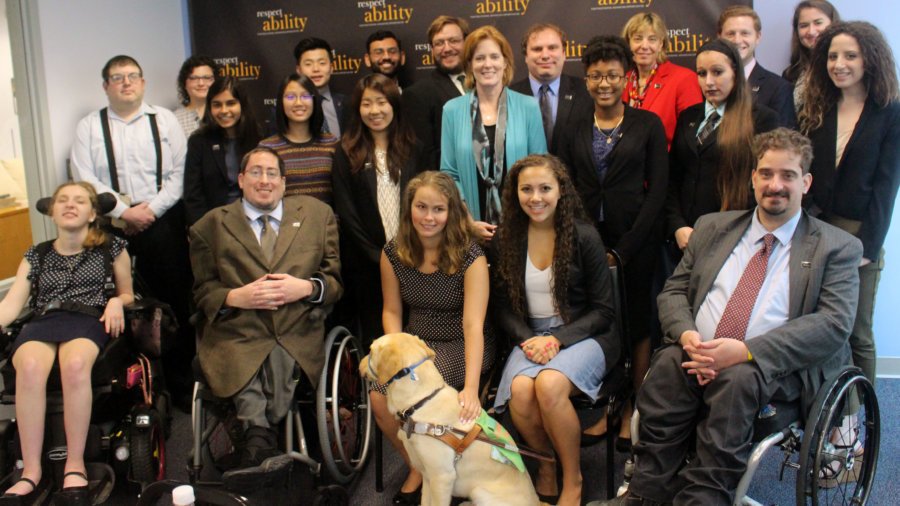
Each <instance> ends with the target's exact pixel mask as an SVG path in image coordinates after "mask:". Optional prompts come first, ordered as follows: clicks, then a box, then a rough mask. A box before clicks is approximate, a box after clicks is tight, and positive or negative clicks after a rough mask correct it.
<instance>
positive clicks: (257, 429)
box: [240, 425, 282, 467]
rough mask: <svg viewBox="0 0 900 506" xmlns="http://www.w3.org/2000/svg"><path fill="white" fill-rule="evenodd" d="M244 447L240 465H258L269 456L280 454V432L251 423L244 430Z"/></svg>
mask: <svg viewBox="0 0 900 506" xmlns="http://www.w3.org/2000/svg"><path fill="white" fill-rule="evenodd" d="M244 438H245V442H244V449H243V451H242V452H241V462H240V467H256V466H259V465H261V464H262V463H263V461H265V460H266V459H268V458H271V457H275V456H277V455H280V454H281V453H282V452H281V451H279V450H278V434H277V433H276V432H275V431H274V430H272V429H271V428H269V427H261V426H259V425H251V426H249V427H247V430H246V432H244Z"/></svg>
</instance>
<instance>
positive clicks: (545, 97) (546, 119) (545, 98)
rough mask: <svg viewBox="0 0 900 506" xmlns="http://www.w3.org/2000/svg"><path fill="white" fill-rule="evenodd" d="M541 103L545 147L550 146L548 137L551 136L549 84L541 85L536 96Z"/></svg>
mask: <svg viewBox="0 0 900 506" xmlns="http://www.w3.org/2000/svg"><path fill="white" fill-rule="evenodd" d="M538 102H540V104H541V121H542V122H543V123H544V136H545V137H546V138H547V148H548V149H549V148H550V139H552V138H553V105H552V104H551V103H550V86H548V85H546V84H542V85H541V90H540V93H539V96H538Z"/></svg>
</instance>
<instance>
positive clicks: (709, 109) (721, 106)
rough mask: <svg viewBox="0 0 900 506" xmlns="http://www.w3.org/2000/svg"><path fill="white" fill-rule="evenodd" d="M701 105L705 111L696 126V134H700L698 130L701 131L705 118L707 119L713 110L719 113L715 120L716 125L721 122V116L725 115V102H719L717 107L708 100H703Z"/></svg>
mask: <svg viewBox="0 0 900 506" xmlns="http://www.w3.org/2000/svg"><path fill="white" fill-rule="evenodd" d="M703 106H704V107H705V108H706V109H705V111H706V112H704V115H703V121H701V122H700V125H699V126H698V127H697V135H700V132H702V131H703V127H704V126H706V122H707V120H709V115H710V114H712V112H713V111H716V112H717V113H719V120H718V121H717V126H718V123H721V122H722V118H724V117H725V102H722V103H721V104H719V106H718V107H716V106H714V105H712V104H710V103H709V102H703Z"/></svg>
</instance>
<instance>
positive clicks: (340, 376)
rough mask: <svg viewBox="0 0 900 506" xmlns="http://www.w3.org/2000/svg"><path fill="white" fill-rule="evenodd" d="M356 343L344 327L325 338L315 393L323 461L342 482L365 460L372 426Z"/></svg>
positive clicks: (370, 411)
mask: <svg viewBox="0 0 900 506" xmlns="http://www.w3.org/2000/svg"><path fill="white" fill-rule="evenodd" d="M361 361H362V352H361V350H360V345H359V342H358V341H357V340H356V338H355V337H353V335H352V334H350V331H348V330H347V329H346V328H344V327H335V328H334V329H332V330H331V332H329V334H328V337H327V339H326V340H325V368H324V370H323V371H322V377H321V378H320V379H319V387H318V391H317V393H316V422H317V423H316V425H317V427H318V431H319V443H320V445H321V448H322V460H323V461H324V462H323V463H324V464H325V468H326V469H327V470H328V473H329V474H330V475H331V477H332V478H333V479H334V480H335V481H336V482H338V483H341V484H345V483H348V482H350V480H352V479H353V476H354V475H355V474H356V473H357V472H359V471H360V470H361V469H362V467H363V465H364V464H365V462H366V455H367V454H368V452H369V440H370V437H371V429H372V408H371V406H370V405H369V401H368V382H367V381H366V380H365V379H363V378H362V377H361V376H360V374H359V364H360V362H361Z"/></svg>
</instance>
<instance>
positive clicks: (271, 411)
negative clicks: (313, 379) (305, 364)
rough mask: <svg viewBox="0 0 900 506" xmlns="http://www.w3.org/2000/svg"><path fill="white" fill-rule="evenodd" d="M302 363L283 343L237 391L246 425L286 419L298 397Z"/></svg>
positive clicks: (267, 424)
mask: <svg viewBox="0 0 900 506" xmlns="http://www.w3.org/2000/svg"><path fill="white" fill-rule="evenodd" d="M299 378H300V374H299V367H298V366H297V362H296V361H295V360H294V358H293V357H291V355H290V354H289V353H288V352H287V351H286V350H285V349H284V348H282V347H281V346H275V348H273V349H272V351H271V352H270V353H269V356H268V357H266V360H265V361H264V362H263V364H262V366H261V367H260V368H259V371H258V372H257V373H256V375H255V376H253V378H251V379H250V382H249V383H247V385H246V386H244V388H242V389H241V391H240V392H238V393H237V395H235V396H234V398H233V400H234V405H235V407H236V408H237V417H238V419H239V420H241V421H242V422H243V423H244V426H245V427H247V426H249V425H257V426H260V427H272V426H275V425H277V424H278V423H279V422H280V421H281V420H282V419H284V417H285V415H286V414H287V412H288V410H289V409H290V407H291V402H292V401H293V399H294V389H296V387H297V383H298V381H299Z"/></svg>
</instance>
